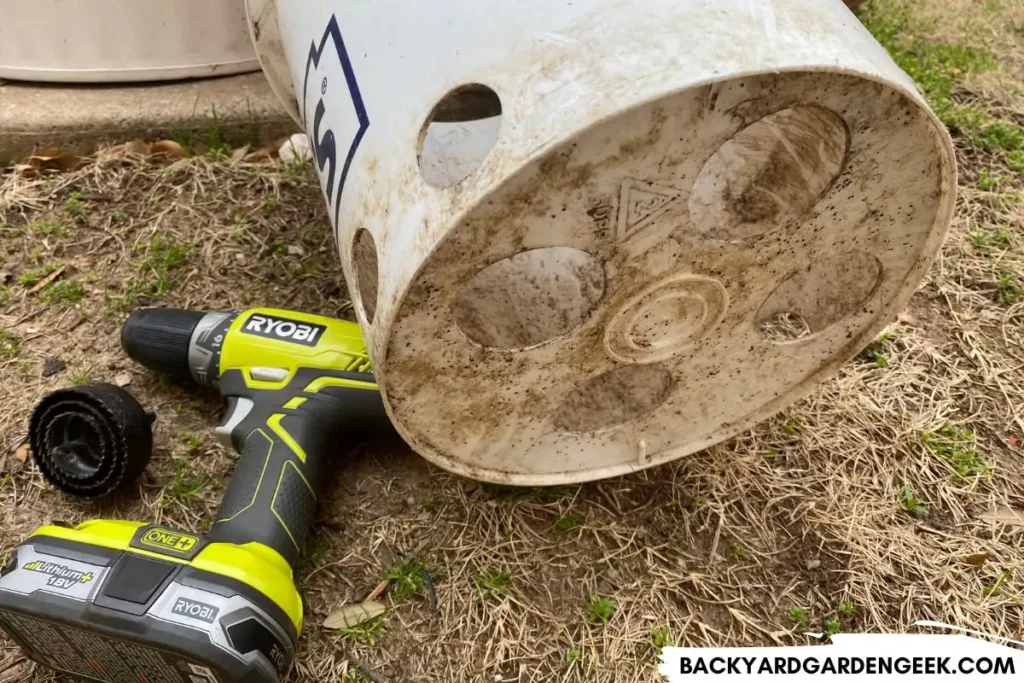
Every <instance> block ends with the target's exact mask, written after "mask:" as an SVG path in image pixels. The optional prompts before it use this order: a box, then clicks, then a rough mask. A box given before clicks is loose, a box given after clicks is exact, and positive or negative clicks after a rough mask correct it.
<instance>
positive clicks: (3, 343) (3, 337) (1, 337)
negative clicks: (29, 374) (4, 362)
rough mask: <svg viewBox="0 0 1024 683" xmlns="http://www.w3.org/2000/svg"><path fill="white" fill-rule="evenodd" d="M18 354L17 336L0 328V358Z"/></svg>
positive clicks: (12, 356)
mask: <svg viewBox="0 0 1024 683" xmlns="http://www.w3.org/2000/svg"><path fill="white" fill-rule="evenodd" d="M17 355H18V338H17V337H15V336H14V335H12V334H11V333H10V332H8V331H7V330H0V358H14V357H15V356H17Z"/></svg>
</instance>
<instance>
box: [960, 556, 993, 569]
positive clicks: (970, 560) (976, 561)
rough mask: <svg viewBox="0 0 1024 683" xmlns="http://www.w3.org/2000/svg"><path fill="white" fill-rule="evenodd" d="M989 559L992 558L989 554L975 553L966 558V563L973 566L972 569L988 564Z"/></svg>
mask: <svg viewBox="0 0 1024 683" xmlns="http://www.w3.org/2000/svg"><path fill="white" fill-rule="evenodd" d="M989 559H990V558H989V554H988V553H975V554H973V555H968V556H967V557H965V558H964V562H966V563H967V564H969V565H971V566H972V567H980V566H981V565H983V564H985V563H986V562H988V561H989Z"/></svg>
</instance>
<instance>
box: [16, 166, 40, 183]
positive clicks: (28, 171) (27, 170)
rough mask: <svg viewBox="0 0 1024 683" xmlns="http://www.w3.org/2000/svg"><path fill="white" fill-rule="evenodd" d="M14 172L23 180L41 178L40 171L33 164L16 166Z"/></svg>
mask: <svg viewBox="0 0 1024 683" xmlns="http://www.w3.org/2000/svg"><path fill="white" fill-rule="evenodd" d="M14 172H15V173H17V174H18V175H20V176H21V177H22V178H28V179H29V180H31V179H33V178H37V177H38V176H39V171H37V170H36V167H35V166H33V165H32V164H15V165H14Z"/></svg>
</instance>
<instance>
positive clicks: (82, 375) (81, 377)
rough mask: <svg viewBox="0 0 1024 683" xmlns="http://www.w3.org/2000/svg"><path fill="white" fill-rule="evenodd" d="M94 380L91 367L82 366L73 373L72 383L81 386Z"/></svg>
mask: <svg viewBox="0 0 1024 683" xmlns="http://www.w3.org/2000/svg"><path fill="white" fill-rule="evenodd" d="M91 381H92V370H90V369H89V368H82V369H80V370H77V371H75V372H74V373H72V375H71V385H72V386H76V387H80V386H82V385H83V384H88V383H89V382H91Z"/></svg>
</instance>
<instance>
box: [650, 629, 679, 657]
mask: <svg viewBox="0 0 1024 683" xmlns="http://www.w3.org/2000/svg"><path fill="white" fill-rule="evenodd" d="M651 645H653V646H654V649H655V650H657V651H658V652H661V649H662V648H665V647H671V646H672V645H674V643H673V641H672V636H671V635H670V632H669V630H668V627H667V626H656V627H655V628H652V629H651Z"/></svg>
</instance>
